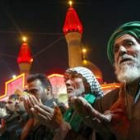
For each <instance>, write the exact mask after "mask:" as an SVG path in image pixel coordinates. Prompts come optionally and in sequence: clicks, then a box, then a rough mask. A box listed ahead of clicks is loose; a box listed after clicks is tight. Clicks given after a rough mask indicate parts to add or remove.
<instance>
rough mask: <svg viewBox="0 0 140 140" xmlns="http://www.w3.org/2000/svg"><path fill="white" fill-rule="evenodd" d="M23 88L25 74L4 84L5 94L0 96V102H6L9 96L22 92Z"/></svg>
mask: <svg viewBox="0 0 140 140" xmlns="http://www.w3.org/2000/svg"><path fill="white" fill-rule="evenodd" d="M24 87H25V74H24V73H22V74H20V75H18V76H17V77H15V78H13V79H10V80H8V81H7V82H5V93H4V94H3V95H1V96H0V100H6V99H7V98H8V96H9V95H11V94H13V93H15V92H16V91H17V90H19V91H23V89H24Z"/></svg>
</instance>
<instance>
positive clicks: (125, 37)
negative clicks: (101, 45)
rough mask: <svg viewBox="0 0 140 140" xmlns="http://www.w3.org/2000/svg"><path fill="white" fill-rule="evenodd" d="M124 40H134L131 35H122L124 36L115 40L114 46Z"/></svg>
mask: <svg viewBox="0 0 140 140" xmlns="http://www.w3.org/2000/svg"><path fill="white" fill-rule="evenodd" d="M124 40H135V38H134V37H133V36H132V35H129V34H124V35H122V36H120V37H118V38H116V39H115V41H114V46H115V45H117V44H119V43H120V42H122V41H124Z"/></svg>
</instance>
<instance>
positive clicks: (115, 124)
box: [0, 21, 140, 140]
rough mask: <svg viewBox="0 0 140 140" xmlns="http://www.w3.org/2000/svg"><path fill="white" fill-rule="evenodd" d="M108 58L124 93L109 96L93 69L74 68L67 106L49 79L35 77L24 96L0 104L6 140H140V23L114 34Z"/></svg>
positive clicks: (67, 77)
mask: <svg viewBox="0 0 140 140" xmlns="http://www.w3.org/2000/svg"><path fill="white" fill-rule="evenodd" d="M107 55H108V58H109V60H110V62H111V64H112V65H113V66H114V69H115V74H116V77H117V79H118V81H119V82H120V85H121V86H120V88H117V89H114V90H111V91H110V92H109V93H107V94H104V91H102V89H101V86H100V84H99V82H98V81H97V79H96V77H95V76H94V74H93V73H92V72H91V71H90V70H89V69H88V68H85V67H82V66H77V67H73V68H68V69H67V70H66V71H65V73H64V82H65V85H66V89H67V96H68V106H66V105H65V104H64V103H61V102H58V99H57V98H55V97H54V96H53V94H52V85H51V83H50V81H49V79H48V78H47V77H46V75H43V74H31V75H29V77H28V79H27V89H25V91H23V93H22V94H21V95H18V94H12V95H10V96H9V98H8V100H7V101H6V102H1V103H0V108H1V109H0V118H1V125H0V140H140V110H139V109H140V83H139V82H140V22H139V21H133V22H128V23H125V24H123V25H121V26H120V27H118V28H117V29H116V30H115V31H114V32H113V34H112V35H111V37H110V39H109V41H108V46H107Z"/></svg>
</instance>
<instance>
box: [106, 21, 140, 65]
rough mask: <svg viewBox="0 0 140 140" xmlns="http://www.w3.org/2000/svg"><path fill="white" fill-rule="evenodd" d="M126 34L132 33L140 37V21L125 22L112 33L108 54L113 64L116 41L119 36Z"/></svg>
mask: <svg viewBox="0 0 140 140" xmlns="http://www.w3.org/2000/svg"><path fill="white" fill-rule="evenodd" d="M124 34H130V35H132V36H134V37H136V38H140V21H132V22H128V23H125V24H123V25H121V26H120V27H119V28H117V29H116V30H115V31H114V33H113V34H112V35H111V37H110V38H109V41H108V44H107V56H108V58H109V60H110V62H111V64H113V63H114V51H113V46H114V42H115V40H116V39H117V38H118V37H120V36H122V35H124Z"/></svg>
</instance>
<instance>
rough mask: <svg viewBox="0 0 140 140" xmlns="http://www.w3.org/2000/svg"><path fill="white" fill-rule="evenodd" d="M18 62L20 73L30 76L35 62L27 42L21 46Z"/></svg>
mask: <svg viewBox="0 0 140 140" xmlns="http://www.w3.org/2000/svg"><path fill="white" fill-rule="evenodd" d="M17 62H18V64H19V68H20V73H25V74H29V71H30V68H31V65H32V62H33V57H32V55H31V51H30V48H29V46H28V44H27V43H26V42H23V44H22V46H21V49H20V52H19V55H18V58H17Z"/></svg>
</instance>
